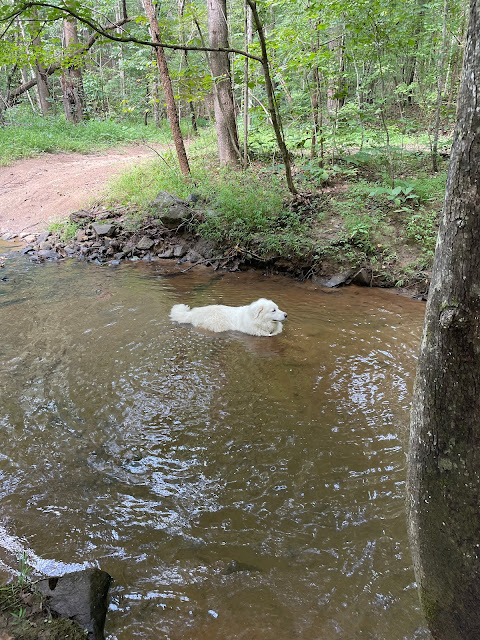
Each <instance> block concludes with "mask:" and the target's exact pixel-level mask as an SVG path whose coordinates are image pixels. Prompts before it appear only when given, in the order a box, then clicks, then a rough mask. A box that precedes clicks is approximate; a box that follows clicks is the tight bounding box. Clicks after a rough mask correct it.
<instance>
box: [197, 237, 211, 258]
mask: <svg viewBox="0 0 480 640" xmlns="http://www.w3.org/2000/svg"><path fill="white" fill-rule="evenodd" d="M192 251H195V252H196V253H199V254H200V256H202V258H211V257H212V256H213V255H214V254H215V243H214V242H212V241H211V240H205V238H200V239H199V240H197V242H196V243H195V244H194V245H193V247H192Z"/></svg>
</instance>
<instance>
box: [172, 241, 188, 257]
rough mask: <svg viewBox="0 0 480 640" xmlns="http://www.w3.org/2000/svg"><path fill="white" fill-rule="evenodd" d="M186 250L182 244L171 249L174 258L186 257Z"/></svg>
mask: <svg viewBox="0 0 480 640" xmlns="http://www.w3.org/2000/svg"><path fill="white" fill-rule="evenodd" d="M187 251H188V249H187V247H186V246H185V245H184V244H177V245H175V246H174V247H173V256H174V258H183V256H184V255H186V253H187Z"/></svg>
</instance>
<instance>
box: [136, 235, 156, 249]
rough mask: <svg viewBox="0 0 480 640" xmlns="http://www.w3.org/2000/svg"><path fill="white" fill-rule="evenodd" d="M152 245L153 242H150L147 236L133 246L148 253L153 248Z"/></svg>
mask: <svg viewBox="0 0 480 640" xmlns="http://www.w3.org/2000/svg"><path fill="white" fill-rule="evenodd" d="M154 244H155V240H152V238H149V237H148V236H143V238H140V240H139V241H138V242H137V244H136V245H135V246H136V248H137V249H139V250H140V251H148V250H149V249H151V248H152V247H153V245H154Z"/></svg>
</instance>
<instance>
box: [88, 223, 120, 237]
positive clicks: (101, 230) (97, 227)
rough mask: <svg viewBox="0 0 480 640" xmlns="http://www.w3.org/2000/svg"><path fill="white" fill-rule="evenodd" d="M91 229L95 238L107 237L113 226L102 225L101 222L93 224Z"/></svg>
mask: <svg viewBox="0 0 480 640" xmlns="http://www.w3.org/2000/svg"><path fill="white" fill-rule="evenodd" d="M92 229H93V230H94V231H95V233H96V234H97V236H109V235H110V234H111V233H112V232H113V230H114V229H115V225H114V224H102V223H101V222H93V223H92Z"/></svg>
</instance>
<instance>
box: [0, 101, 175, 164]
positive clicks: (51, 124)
mask: <svg viewBox="0 0 480 640" xmlns="http://www.w3.org/2000/svg"><path fill="white" fill-rule="evenodd" d="M7 113H9V112H7ZM170 141H171V133H170V129H169V126H168V123H166V122H165V124H164V125H163V126H162V127H161V128H159V127H155V126H154V125H148V126H143V125H140V124H135V123H129V122H116V121H114V120H86V121H85V122H82V123H79V124H73V123H71V122H66V120H65V119H64V118H63V117H59V116H55V117H46V118H45V117H41V116H33V115H29V116H28V117H27V116H24V115H21V114H19V115H18V117H14V116H13V114H10V120H9V122H8V123H7V124H6V125H5V126H4V127H2V128H0V165H3V166H5V165H8V164H11V163H12V162H14V161H15V160H18V159H20V158H28V157H32V156H36V155H39V154H41V153H55V152H61V151H64V152H78V153H90V152H91V151H100V150H102V149H107V148H110V147H115V146H119V145H127V144H134V143H137V142H138V143H141V142H156V143H164V144H166V143H168V142H170Z"/></svg>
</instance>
